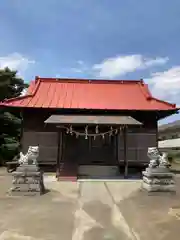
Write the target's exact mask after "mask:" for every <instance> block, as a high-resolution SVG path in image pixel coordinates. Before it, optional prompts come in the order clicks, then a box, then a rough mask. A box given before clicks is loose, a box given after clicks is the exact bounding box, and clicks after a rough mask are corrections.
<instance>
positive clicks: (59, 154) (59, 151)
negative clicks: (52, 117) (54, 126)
mask: <svg viewBox="0 0 180 240" xmlns="http://www.w3.org/2000/svg"><path fill="white" fill-rule="evenodd" d="M62 146H63V131H62V129H58V149H57V164H56V177H59V176H60V163H61V160H62V150H63V147H62Z"/></svg>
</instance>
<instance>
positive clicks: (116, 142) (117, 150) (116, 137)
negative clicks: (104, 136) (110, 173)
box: [115, 132, 121, 173]
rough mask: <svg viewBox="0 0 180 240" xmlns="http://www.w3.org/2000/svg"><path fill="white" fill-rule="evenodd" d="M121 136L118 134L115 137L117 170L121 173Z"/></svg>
mask: <svg viewBox="0 0 180 240" xmlns="http://www.w3.org/2000/svg"><path fill="white" fill-rule="evenodd" d="M120 138H121V135H120V132H118V134H117V135H116V136H115V147H116V149H115V150H116V152H115V154H116V155H115V156H116V160H117V162H118V169H119V172H120V173H121V166H120V143H121V139H120Z"/></svg>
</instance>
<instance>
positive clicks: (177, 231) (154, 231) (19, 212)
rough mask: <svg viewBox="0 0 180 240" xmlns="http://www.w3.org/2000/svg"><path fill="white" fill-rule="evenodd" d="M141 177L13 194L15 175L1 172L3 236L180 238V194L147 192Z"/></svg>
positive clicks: (38, 239) (50, 184)
mask: <svg viewBox="0 0 180 240" xmlns="http://www.w3.org/2000/svg"><path fill="white" fill-rule="evenodd" d="M140 185H141V181H135V180H133V181H128V180H127V181H122V180H120V181H117V182H115V181H104V182H93V181H85V182H83V181H81V182H77V183H69V182H56V181H55V179H54V177H52V176H48V177H47V176H46V177H45V186H46V188H47V189H49V192H48V193H46V194H45V195H43V196H38V197H10V196H9V195H8V194H7V191H8V190H9V189H10V187H11V175H9V174H8V175H7V174H6V173H5V172H4V171H0V240H56V239H57V240H59V239H62V240H71V239H72V240H105V239H106V240H116V239H122V240H132V239H138V240H150V239H153V240H162V239H163V240H167V239H171V240H179V239H180V237H179V235H180V178H179V177H177V186H178V187H177V190H178V191H177V194H176V195H164V196H163V195H158V196H156V195H155V196H148V195H147V194H146V193H144V192H142V191H140Z"/></svg>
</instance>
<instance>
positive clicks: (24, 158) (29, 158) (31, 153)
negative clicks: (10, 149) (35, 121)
mask: <svg viewBox="0 0 180 240" xmlns="http://www.w3.org/2000/svg"><path fill="white" fill-rule="evenodd" d="M38 156H39V146H29V148H28V151H27V153H26V154H25V155H24V154H23V153H22V152H20V158H19V164H20V165H22V164H34V165H37V158H38Z"/></svg>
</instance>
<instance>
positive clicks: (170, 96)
mask: <svg viewBox="0 0 180 240" xmlns="http://www.w3.org/2000/svg"><path fill="white" fill-rule="evenodd" d="M145 81H146V82H147V83H148V84H150V87H151V90H152V94H153V95H154V96H156V97H158V98H161V99H164V100H167V101H171V102H174V103H177V104H180V66H175V67H172V68H170V69H169V70H167V71H164V72H156V73H152V74H151V77H150V78H148V79H145Z"/></svg>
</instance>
